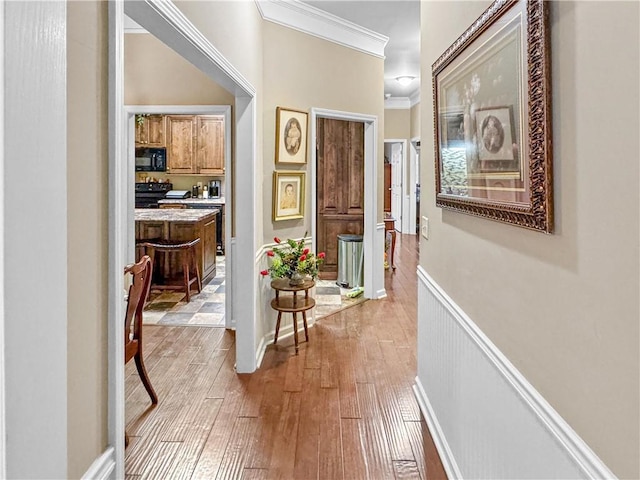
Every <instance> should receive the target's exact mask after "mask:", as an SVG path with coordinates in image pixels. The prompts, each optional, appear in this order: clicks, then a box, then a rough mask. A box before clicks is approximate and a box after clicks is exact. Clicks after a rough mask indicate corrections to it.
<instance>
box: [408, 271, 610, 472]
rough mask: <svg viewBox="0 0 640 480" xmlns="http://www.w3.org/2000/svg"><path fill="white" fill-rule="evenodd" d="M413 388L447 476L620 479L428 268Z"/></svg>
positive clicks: (422, 280)
mask: <svg viewBox="0 0 640 480" xmlns="http://www.w3.org/2000/svg"><path fill="white" fill-rule="evenodd" d="M414 390H415V393H416V396H417V397H418V402H419V403H420V408H421V410H422V413H423V415H424V416H425V418H426V419H427V423H428V425H429V429H430V430H431V433H432V435H433V437H434V441H435V442H436V446H437V447H438V451H439V453H440V456H441V458H442V461H443V464H444V466H445V469H446V471H447V474H448V476H449V478H492V479H498V478H508V479H517V478H538V479H544V478H563V479H569V478H594V479H595V478H615V476H614V475H613V473H611V471H609V469H608V468H607V467H606V466H605V465H604V464H603V463H602V461H601V460H600V459H599V458H598V457H597V456H596V455H595V454H594V453H593V452H592V451H591V450H590V449H589V447H588V446H587V445H586V444H585V443H584V442H583V441H582V439H581V438H580V437H578V435H577V434H576V433H575V432H574V431H573V430H572V429H571V427H570V426H569V425H568V424H567V423H566V422H565V421H564V420H563V419H562V418H561V417H560V416H559V415H558V414H557V412H556V411H555V410H554V409H553V408H552V407H551V406H550V405H549V404H548V403H547V401H546V400H545V399H544V398H543V397H542V396H541V395H540V393H538V392H537V391H536V390H535V389H534V388H533V387H532V386H531V385H530V384H529V382H528V381H527V380H526V379H525V378H524V377H523V376H522V375H521V374H520V373H519V372H518V371H517V370H516V369H515V367H514V366H513V365H512V364H511V363H510V362H509V360H507V358H506V357H504V355H503V354H502V353H501V352H500V351H499V350H498V349H497V347H496V346H495V345H494V344H493V343H492V342H491V341H490V340H489V339H488V338H487V337H486V336H485V335H484V334H483V333H482V331H480V329H479V328H478V327H477V325H476V324H475V323H474V322H473V321H472V320H471V319H470V318H469V317H468V316H467V315H466V314H465V313H464V312H463V311H462V310H461V309H460V308H459V307H458V306H457V305H456V304H455V303H454V302H453V300H452V299H451V298H449V296H448V295H447V294H446V293H445V292H444V291H443V290H442V289H441V288H440V287H439V286H438V285H437V284H436V283H435V281H434V280H433V279H432V278H431V277H430V276H429V275H428V274H427V272H426V271H425V270H424V269H423V268H422V267H418V376H417V377H416V385H415V387H414Z"/></svg>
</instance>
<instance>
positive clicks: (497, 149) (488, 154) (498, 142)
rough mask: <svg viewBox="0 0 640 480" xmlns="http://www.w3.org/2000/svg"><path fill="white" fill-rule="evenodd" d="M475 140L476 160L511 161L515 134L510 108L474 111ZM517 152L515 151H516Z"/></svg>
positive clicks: (513, 157) (514, 156) (513, 156)
mask: <svg viewBox="0 0 640 480" xmlns="http://www.w3.org/2000/svg"><path fill="white" fill-rule="evenodd" d="M476 129H477V131H476V138H477V139H478V158H479V159H480V161H484V160H501V161H509V162H510V161H512V160H514V159H515V158H516V155H514V143H513V140H514V138H515V133H514V131H513V109H512V107H511V106H507V107H494V108H481V109H478V110H476ZM516 152H517V150H516Z"/></svg>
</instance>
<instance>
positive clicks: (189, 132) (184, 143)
mask: <svg viewBox="0 0 640 480" xmlns="http://www.w3.org/2000/svg"><path fill="white" fill-rule="evenodd" d="M166 122H167V123H166V127H167V172H170V173H198V172H197V170H196V166H195V155H194V152H193V143H194V142H193V136H194V127H193V115H167V120H166Z"/></svg>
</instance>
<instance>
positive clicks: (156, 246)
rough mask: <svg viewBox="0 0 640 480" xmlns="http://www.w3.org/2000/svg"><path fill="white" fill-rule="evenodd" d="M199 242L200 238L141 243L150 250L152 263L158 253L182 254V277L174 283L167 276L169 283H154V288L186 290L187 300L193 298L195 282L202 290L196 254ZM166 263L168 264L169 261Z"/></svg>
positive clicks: (147, 250)
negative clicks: (192, 286)
mask: <svg viewBox="0 0 640 480" xmlns="http://www.w3.org/2000/svg"><path fill="white" fill-rule="evenodd" d="M198 243H200V238H196V239H195V240H190V241H185V242H172V241H170V240H168V241H161V240H157V241H147V242H143V243H140V244H139V246H140V247H144V249H145V252H148V254H149V256H150V257H151V263H153V262H154V260H155V255H156V253H163V254H165V255H168V254H171V253H178V254H180V255H181V256H182V261H181V264H182V279H181V280H180V281H179V282H178V283H173V281H172V280H173V279H170V278H165V281H167V283H164V284H160V283H154V284H153V288H157V289H160V290H162V289H167V290H184V292H185V294H186V296H187V302H189V301H190V300H191V285H192V284H194V283H195V285H196V287H197V289H198V292H201V291H202V279H201V278H200V269H199V268H198V260H197V256H196V245H198ZM165 263H167V264H168V262H165ZM191 270H193V271H194V273H195V276H191Z"/></svg>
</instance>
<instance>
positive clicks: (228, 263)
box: [124, 105, 235, 329]
mask: <svg viewBox="0 0 640 480" xmlns="http://www.w3.org/2000/svg"><path fill="white" fill-rule="evenodd" d="M124 111H125V112H126V115H127V118H126V121H125V124H124V126H125V130H126V135H127V143H128V152H127V159H128V166H127V171H128V172H129V174H130V175H131V178H130V180H129V181H128V182H127V183H128V184H129V185H133V184H134V183H135V177H136V174H135V121H134V118H135V115H136V114H138V113H145V114H157V115H164V114H166V115H224V124H225V129H224V169H225V170H224V173H225V174H224V176H225V185H226V187H225V188H226V192H225V194H226V195H225V212H226V211H229V212H232V211H233V194H232V187H233V176H232V175H233V169H232V168H231V163H232V160H231V128H230V126H231V106H230V105H125V107H124ZM212 176H213V175H212ZM132 201H133V204H132V203H131V202H132ZM134 205H135V192H134V196H133V199H131V198H129V215H130V218H129V220H128V227H129V230H128V234H127V237H128V238H129V242H128V246H127V258H128V260H127V261H128V262H129V263H131V262H134V261H135V242H131V239H133V238H135V231H134V228H135V219H134V215H133V212H134V210H133V207H134ZM216 221H220V218H218V219H216ZM224 244H225V245H231V213H229V215H225V217H224ZM225 253H226V252H225ZM225 269H226V280H225V281H226V283H227V284H228V285H229V288H228V289H226V290H225V305H224V310H225V325H224V326H225V328H230V329H233V328H235V321H234V320H235V316H234V315H233V302H232V301H231V299H232V298H233V274H234V268H233V258H232V257H231V256H230V255H229V256H228V257H227V256H225Z"/></svg>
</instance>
